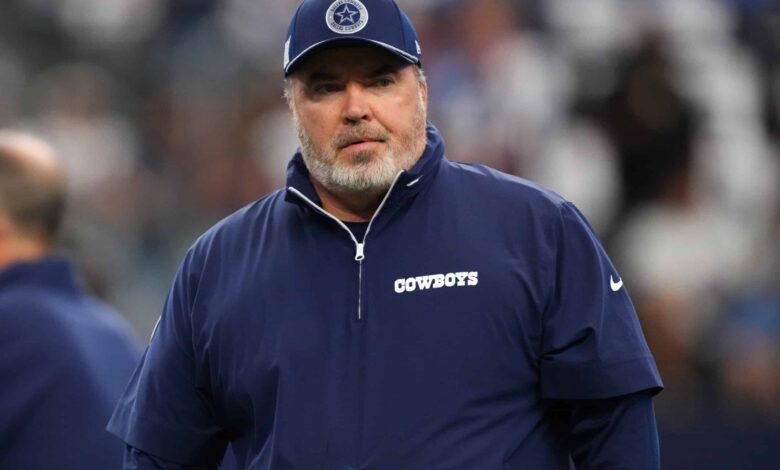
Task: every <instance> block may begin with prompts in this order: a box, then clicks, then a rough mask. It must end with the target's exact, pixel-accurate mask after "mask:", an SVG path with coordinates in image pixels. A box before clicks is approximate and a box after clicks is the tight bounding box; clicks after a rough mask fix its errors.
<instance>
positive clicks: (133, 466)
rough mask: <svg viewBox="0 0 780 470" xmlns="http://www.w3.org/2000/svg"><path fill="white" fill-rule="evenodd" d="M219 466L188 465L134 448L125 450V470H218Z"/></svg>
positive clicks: (129, 447) (130, 447)
mask: <svg viewBox="0 0 780 470" xmlns="http://www.w3.org/2000/svg"><path fill="white" fill-rule="evenodd" d="M218 468H219V467H218V466H217V464H213V465H206V466H202V465H197V466H194V465H186V464H180V463H175V462H171V461H169V460H164V459H161V458H159V457H155V456H153V455H150V454H147V453H146V452H144V451H142V450H138V449H136V448H134V447H132V446H127V448H126V449H125V457H124V469H125V470H217V469H218Z"/></svg>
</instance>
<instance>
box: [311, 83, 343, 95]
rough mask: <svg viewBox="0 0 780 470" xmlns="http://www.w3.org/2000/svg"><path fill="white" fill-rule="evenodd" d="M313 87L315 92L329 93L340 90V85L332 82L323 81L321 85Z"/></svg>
mask: <svg viewBox="0 0 780 470" xmlns="http://www.w3.org/2000/svg"><path fill="white" fill-rule="evenodd" d="M313 89H314V93H317V94H327V93H334V92H336V91H338V90H339V87H338V85H335V84H332V83H323V84H321V85H315V86H314V88H313Z"/></svg>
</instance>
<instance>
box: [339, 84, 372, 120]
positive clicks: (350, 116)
mask: <svg viewBox="0 0 780 470" xmlns="http://www.w3.org/2000/svg"><path fill="white" fill-rule="evenodd" d="M344 100H345V101H344V110H343V120H344V123H345V124H356V123H358V122H360V121H367V120H370V119H371V108H370V106H369V97H368V95H367V93H366V90H365V89H364V88H363V87H362V86H360V85H359V84H356V83H350V84H348V85H347V88H346V90H345V92H344Z"/></svg>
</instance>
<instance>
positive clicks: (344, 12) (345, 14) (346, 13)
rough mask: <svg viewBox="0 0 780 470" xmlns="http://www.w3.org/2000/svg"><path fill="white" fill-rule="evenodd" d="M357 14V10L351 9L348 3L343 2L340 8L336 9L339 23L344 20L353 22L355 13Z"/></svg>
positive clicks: (342, 22)
mask: <svg viewBox="0 0 780 470" xmlns="http://www.w3.org/2000/svg"><path fill="white" fill-rule="evenodd" d="M359 14H360V12H359V11H357V10H351V9H350V8H349V4H348V3H345V4H344V5H343V7H342V9H341V10H339V11H336V16H338V17H339V24H344V23H345V22H348V24H355V15H359Z"/></svg>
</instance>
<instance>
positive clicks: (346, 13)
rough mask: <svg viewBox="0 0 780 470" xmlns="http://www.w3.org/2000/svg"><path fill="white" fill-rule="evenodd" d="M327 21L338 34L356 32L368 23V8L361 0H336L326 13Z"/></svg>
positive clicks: (329, 26)
mask: <svg viewBox="0 0 780 470" xmlns="http://www.w3.org/2000/svg"><path fill="white" fill-rule="evenodd" d="M325 22H326V23H327V25H328V28H330V30H331V31H333V32H334V33H337V34H355V33H357V32H358V31H360V30H362V29H363V28H365V27H366V24H368V10H367V9H366V6H365V5H363V3H362V2H361V1H360V0H335V1H334V2H333V3H331V4H330V7H329V8H328V11H327V12H326V14H325Z"/></svg>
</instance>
